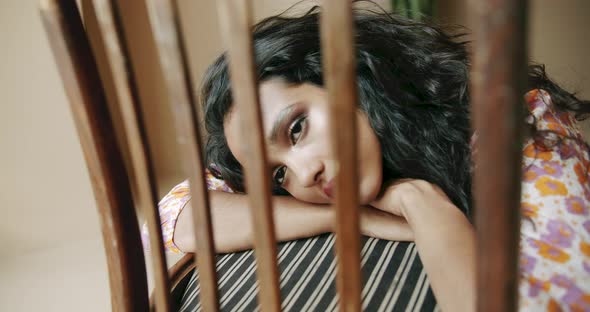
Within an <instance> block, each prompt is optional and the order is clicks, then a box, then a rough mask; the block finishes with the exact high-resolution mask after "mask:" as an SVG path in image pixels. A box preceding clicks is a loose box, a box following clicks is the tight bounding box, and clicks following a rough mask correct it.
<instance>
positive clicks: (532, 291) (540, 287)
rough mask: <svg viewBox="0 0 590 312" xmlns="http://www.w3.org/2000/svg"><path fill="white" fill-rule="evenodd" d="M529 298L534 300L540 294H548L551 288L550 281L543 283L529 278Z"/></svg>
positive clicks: (534, 278)
mask: <svg viewBox="0 0 590 312" xmlns="http://www.w3.org/2000/svg"><path fill="white" fill-rule="evenodd" d="M528 282H529V297H531V298H534V297H536V296H537V295H538V294H539V293H540V292H548V291H549V289H550V288H551V282H549V281H542V280H540V279H538V278H536V277H533V276H531V277H529V278H528Z"/></svg>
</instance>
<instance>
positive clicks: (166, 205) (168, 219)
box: [141, 170, 233, 253]
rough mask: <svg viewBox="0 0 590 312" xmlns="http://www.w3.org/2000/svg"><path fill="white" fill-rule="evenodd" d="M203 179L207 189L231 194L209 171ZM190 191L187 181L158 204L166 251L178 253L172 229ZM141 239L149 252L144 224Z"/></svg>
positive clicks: (229, 189) (146, 230)
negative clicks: (205, 181)
mask: <svg viewBox="0 0 590 312" xmlns="http://www.w3.org/2000/svg"><path fill="white" fill-rule="evenodd" d="M205 178H206V180H207V189H208V190H214V191H223V192H229V193H233V191H232V189H231V188H230V187H229V186H227V184H225V182H223V180H220V179H217V178H216V177H215V176H213V174H212V173H211V172H210V171H209V170H206V171H205ZM190 198H191V196H190V189H189V183H188V180H184V181H183V182H182V183H180V184H178V185H177V186H175V187H174V188H173V189H172V190H170V192H168V194H166V196H164V198H162V200H161V201H160V202H159V203H158V211H159V214H160V224H161V226H162V237H163V239H164V247H165V249H166V250H168V251H172V252H174V253H180V252H181V251H180V249H178V246H176V244H174V229H175V228H176V220H177V219H178V216H179V215H180V212H181V211H182V209H183V208H184V206H186V203H188V202H189V200H190ZM141 239H142V242H143V247H144V249H145V250H150V241H149V235H148V229H147V224H144V225H143V227H142V229H141Z"/></svg>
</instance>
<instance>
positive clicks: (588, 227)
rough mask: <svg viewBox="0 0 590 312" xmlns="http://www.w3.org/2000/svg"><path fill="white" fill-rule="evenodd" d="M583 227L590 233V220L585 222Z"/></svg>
mask: <svg viewBox="0 0 590 312" xmlns="http://www.w3.org/2000/svg"><path fill="white" fill-rule="evenodd" d="M583 226H584V228H585V229H586V232H588V233H590V220H588V221H586V222H584V224H583Z"/></svg>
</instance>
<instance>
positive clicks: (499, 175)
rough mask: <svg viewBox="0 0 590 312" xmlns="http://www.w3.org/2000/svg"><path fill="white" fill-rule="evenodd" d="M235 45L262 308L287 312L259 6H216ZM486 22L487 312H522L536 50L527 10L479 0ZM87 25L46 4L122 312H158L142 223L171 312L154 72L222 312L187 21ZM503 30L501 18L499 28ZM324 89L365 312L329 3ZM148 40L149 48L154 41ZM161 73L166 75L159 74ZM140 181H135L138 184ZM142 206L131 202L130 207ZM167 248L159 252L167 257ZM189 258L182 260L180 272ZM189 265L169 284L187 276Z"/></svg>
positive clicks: (349, 304) (343, 66)
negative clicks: (265, 128) (144, 110)
mask: <svg viewBox="0 0 590 312" xmlns="http://www.w3.org/2000/svg"><path fill="white" fill-rule="evenodd" d="M218 5H219V9H220V10H219V11H220V21H221V24H220V25H221V27H222V30H223V35H224V37H225V39H226V43H227V49H228V53H229V54H228V55H229V61H230V71H231V73H232V74H231V80H232V92H233V93H234V96H235V97H237V98H240V99H241V101H239V103H238V104H237V105H242V106H243V108H244V109H242V111H244V112H245V113H244V116H241V117H242V121H241V126H242V127H244V129H248V130H247V131H243V133H247V134H248V135H245V136H244V143H245V144H248V145H249V148H248V150H247V152H248V161H247V162H246V163H245V166H244V167H245V168H244V169H245V177H246V188H247V189H248V190H250V191H249V199H250V204H251V207H254V209H253V210H252V213H253V215H254V217H253V218H252V219H253V220H254V222H255V224H254V229H255V247H256V248H255V250H256V259H257V278H258V281H259V285H260V292H259V303H260V305H261V308H262V310H263V311H278V310H280V306H281V304H280V292H279V291H280V290H279V283H278V269H277V258H276V242H275V236H274V232H273V228H274V227H273V219H272V213H271V211H272V207H271V201H270V196H271V193H270V189H271V188H270V185H269V181H268V179H267V178H266V177H268V176H269V175H268V169H267V165H266V153H265V145H264V140H263V136H262V124H261V115H260V108H259V105H258V94H257V81H256V77H255V75H254V61H253V47H252V36H251V26H252V10H251V4H250V1H247V0H223V1H219V2H218ZM470 5H471V8H470V10H472V11H473V13H474V15H475V16H476V17H477V18H478V20H479V22H478V25H479V26H478V28H477V29H476V30H475V41H476V45H475V47H474V56H473V69H472V70H473V72H472V74H471V77H472V88H471V89H472V97H471V98H472V105H473V108H472V112H473V115H474V120H475V125H474V126H475V128H476V130H477V131H478V135H479V142H480V149H479V152H478V159H477V163H478V166H477V169H476V173H475V181H474V184H475V186H476V187H475V200H476V218H475V219H476V222H475V224H476V227H477V233H478V284H477V285H478V310H479V311H511V310H515V309H516V298H517V291H516V286H517V279H516V278H517V264H516V262H517V247H518V231H519V215H518V211H519V198H520V197H519V194H520V192H519V189H520V176H519V172H520V152H521V151H520V147H519V146H518V144H514V142H515V138H518V137H520V120H521V118H520V114H521V112H520V109H519V107H520V105H519V103H520V101H521V95H522V91H524V82H525V79H524V78H525V72H526V71H525V68H526V66H525V64H526V62H525V60H526V50H525V47H526V40H525V39H526V36H525V20H526V18H525V8H526V1H524V0H518V1H516V0H495V1H491V0H474V1H471V4H470ZM82 10H83V16H84V23H83V21H82V19H81V17H80V15H81V14H80V12H79V11H78V8H77V6H76V3H75V1H60V0H44V1H43V2H42V8H41V11H42V16H43V20H44V24H45V28H46V30H47V33H48V36H49V38H50V42H51V45H52V49H53V51H54V55H55V58H56V61H57V64H58V66H59V71H60V74H61V76H62V79H63V81H64V87H65V90H66V93H67V96H68V98H69V101H70V105H71V110H72V112H73V115H74V120H75V123H76V127H77V131H78V133H79V136H80V142H81V144H82V149H83V151H84V156H85V158H86V163H87V166H88V170H89V172H90V175H91V181H92V186H93V189H94V194H95V197H96V201H97V205H98V209H99V212H100V220H101V226H102V233H103V239H104V246H105V250H106V254H107V259H108V267H109V278H110V279H109V280H110V289H111V297H112V307H113V310H114V311H144V310H148V309H150V304H149V298H148V296H149V295H148V290H147V282H146V271H145V259H144V257H143V253H142V251H141V248H142V245H141V240H140V235H139V227H138V223H137V216H136V214H135V211H134V209H132V207H134V206H137V207H139V208H140V209H141V211H142V212H143V214H144V216H145V218H146V220H147V225H148V229H149V233H150V244H151V246H153V248H152V249H153V250H152V252H151V257H152V263H153V271H154V277H155V292H154V302H155V307H153V308H155V309H156V310H157V311H170V310H171V309H172V303H171V299H170V290H171V287H172V286H174V282H173V281H171V276H169V275H168V273H167V269H166V268H167V265H166V260H165V255H164V251H163V249H162V248H161V246H163V243H162V235H161V232H160V220H159V216H158V210H157V202H158V198H157V193H156V188H155V185H156V183H155V180H154V179H155V178H154V177H155V175H154V169H153V164H152V162H151V157H150V154H149V153H148V148H147V140H146V130H145V122H144V121H143V117H142V115H141V113H140V112H139V110H138V107H139V106H138V103H139V102H143V101H148V100H149V97H150V90H149V83H147V81H146V79H147V78H146V77H147V76H149V75H150V73H152V72H154V71H155V72H157V73H159V74H161V76H162V78H163V80H162V81H163V84H164V89H165V98H166V104H167V105H169V109H170V110H172V111H173V112H174V118H175V126H176V141H177V142H178V143H179V148H180V151H181V153H182V163H183V168H184V172H185V174H186V176H187V177H189V181H190V189H191V195H192V198H193V199H192V200H193V203H194V204H193V205H192V207H193V209H194V210H195V211H194V213H193V215H194V228H195V229H196V230H195V235H196V241H197V254H198V257H195V258H196V260H195V261H196V266H197V267H198V269H199V274H200V283H201V301H202V304H203V307H204V309H205V311H217V310H219V305H218V299H219V298H218V293H217V283H216V273H215V258H214V249H213V237H212V233H213V231H212V226H211V216H210V211H209V206H208V197H207V191H206V184H205V181H204V180H203V177H204V174H203V173H204V172H203V168H204V164H203V160H202V159H201V152H200V150H201V142H200V138H201V135H200V133H199V127H198V124H197V118H196V116H197V113H196V112H195V107H196V103H195V102H196V100H195V98H196V96H195V90H193V89H192V85H193V84H192V83H191V79H192V77H191V75H190V74H189V72H188V65H187V64H188V57H189V55H188V54H187V52H186V49H185V47H184V43H183V40H182V38H183V37H182V32H183V31H184V30H183V29H181V23H180V22H179V14H178V7H177V4H176V2H175V1H173V0H146V1H127V0H114V1H110V0H88V1H82ZM499 16H501V17H502V18H500V19H499V18H498V17H499ZM321 30H322V34H321V35H322V49H323V51H324V53H323V64H324V65H323V66H324V73H325V74H324V77H325V85H326V88H327V90H328V100H329V103H330V107H331V110H332V111H331V114H330V115H331V118H332V120H331V124H332V125H350V126H348V127H342V126H340V127H338V131H336V129H335V128H332V132H331V135H332V136H333V138H334V140H333V141H334V142H335V144H334V146H333V150H334V152H335V153H334V154H335V155H338V159H337V161H338V163H339V168H340V172H339V174H338V175H337V181H336V185H337V186H338V189H339V191H338V192H337V199H336V206H337V226H336V235H337V242H336V249H337V257H338V263H339V265H338V271H337V277H338V278H337V289H338V293H339V298H340V310H341V311H359V310H360V309H361V274H360V265H359V263H360V250H359V245H360V243H359V223H358V220H359V218H358V210H357V207H358V194H357V176H356V174H355V173H356V170H355V164H356V154H355V151H356V144H355V142H356V140H355V139H352V140H351V138H354V137H355V134H356V131H355V122H354V120H355V119H354V118H355V117H354V112H355V109H356V99H357V94H356V82H355V79H356V77H355V59H354V55H355V54H354V51H353V48H352V47H353V44H354V42H353V40H354V39H353V32H354V29H353V23H352V2H351V1H341V0H325V1H324V2H323V9H322V20H321ZM146 36H147V37H148V38H151V39H152V40H153V41H152V42H154V44H155V47H154V48H155V51H157V56H156V57H157V58H158V59H159V64H150V63H146V58H145V56H144V55H143V53H144V51H143V50H142V49H141V46H142V42H141V40H145V38H146ZM150 36H151V37H150ZM154 66H156V68H153V67H154ZM107 103H110V104H111V107H112V106H113V105H114V106H116V107H118V109H119V110H120V114H121V118H122V121H123V129H122V130H123V131H124V134H125V138H126V140H125V144H127V145H128V149H129V153H130V155H129V158H130V160H131V161H130V164H128V166H127V167H128V169H129V171H126V170H125V164H124V157H123V154H122V152H121V150H120V149H119V148H118V145H117V139H116V136H115V133H114V130H113V129H114V128H113V127H114V126H113V122H112V115H111V114H110V113H109V109H108V105H107ZM130 177H132V178H133V183H131V179H130ZM132 194H133V196H132ZM158 246H160V248H158ZM191 259H192V258H190V257H189V258H185V260H184V262H183V263H182V264H186V263H188V261H191ZM183 268H186V266H184V265H180V266H179V267H178V268H177V269H176V270H174V274H175V275H174V274H173V276H172V278H174V277H175V276H178V275H182V274H183V273H186V270H185V269H183Z"/></svg>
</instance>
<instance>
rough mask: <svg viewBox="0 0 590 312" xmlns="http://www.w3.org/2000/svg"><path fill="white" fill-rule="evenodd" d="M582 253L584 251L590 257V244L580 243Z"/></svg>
mask: <svg viewBox="0 0 590 312" xmlns="http://www.w3.org/2000/svg"><path fill="white" fill-rule="evenodd" d="M580 251H582V253H583V254H585V255H586V256H588V257H590V244H588V243H586V242H580Z"/></svg>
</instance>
